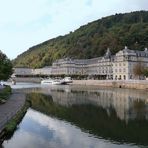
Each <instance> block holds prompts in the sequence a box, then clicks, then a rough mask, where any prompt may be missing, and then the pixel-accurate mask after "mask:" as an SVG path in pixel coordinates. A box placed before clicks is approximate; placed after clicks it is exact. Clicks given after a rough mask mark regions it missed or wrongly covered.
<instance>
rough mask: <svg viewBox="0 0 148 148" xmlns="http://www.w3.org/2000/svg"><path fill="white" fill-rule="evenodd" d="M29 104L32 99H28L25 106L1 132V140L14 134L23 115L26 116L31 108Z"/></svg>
mask: <svg viewBox="0 0 148 148" xmlns="http://www.w3.org/2000/svg"><path fill="white" fill-rule="evenodd" d="M29 106H30V101H29V100H26V102H25V104H24V106H23V108H22V109H21V110H20V111H19V112H17V114H16V115H15V116H14V117H13V118H12V119H11V120H10V121H9V122H8V123H7V125H6V126H5V128H4V130H3V131H2V133H1V134H0V140H1V141H3V140H5V139H7V138H9V137H11V136H12V134H13V132H14V131H15V129H16V128H17V125H18V124H19V123H20V122H21V120H22V119H23V117H24V115H25V113H26V111H27V109H28V108H29Z"/></svg>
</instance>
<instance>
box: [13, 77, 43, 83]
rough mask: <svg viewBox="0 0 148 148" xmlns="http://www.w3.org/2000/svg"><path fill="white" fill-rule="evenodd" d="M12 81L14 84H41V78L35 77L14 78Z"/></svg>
mask: <svg viewBox="0 0 148 148" xmlns="http://www.w3.org/2000/svg"><path fill="white" fill-rule="evenodd" d="M14 80H15V81H16V82H33V83H40V82H41V78H35V77H28V78H25V77H24V78H23V77H22V78H19V77H16V78H14Z"/></svg>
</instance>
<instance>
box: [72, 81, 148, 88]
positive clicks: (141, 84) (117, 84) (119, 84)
mask: <svg viewBox="0 0 148 148" xmlns="http://www.w3.org/2000/svg"><path fill="white" fill-rule="evenodd" d="M71 85H85V86H98V87H112V88H126V89H139V90H148V80H124V81H123V80H73V83H72V84H71Z"/></svg>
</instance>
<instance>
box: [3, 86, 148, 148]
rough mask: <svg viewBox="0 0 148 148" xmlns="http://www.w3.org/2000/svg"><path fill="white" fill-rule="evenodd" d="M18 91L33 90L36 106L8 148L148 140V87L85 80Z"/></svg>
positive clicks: (89, 147)
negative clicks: (104, 85)
mask: <svg viewBox="0 0 148 148" xmlns="http://www.w3.org/2000/svg"><path fill="white" fill-rule="evenodd" d="M15 91H23V92H25V93H28V94H29V95H28V97H29V98H30V99H31V104H32V106H31V108H32V109H29V110H28V112H27V114H26V116H25V117H24V119H23V121H22V123H21V124H20V128H19V129H18V130H17V131H16V132H15V134H14V136H13V137H12V138H11V139H10V140H8V141H5V142H4V144H3V146H4V147H6V148H13V147H16V148H17V147H20V148H22V147H30V146H31V147H36V148H39V147H45V148H46V147H53V148H54V147H59V148H68V147H72V148H83V147H84V148H98V147H111V148H114V147H139V145H140V147H141V145H142V146H143V147H144V146H145V147H147V146H148V132H147V131H148V120H147V119H148V93H147V92H145V91H137V90H128V89H113V88H112V89H109V88H108V89H103V88H99V89H98V88H96V87H84V86H83V87H81V86H40V87H37V88H31V87H29V88H27V87H26V88H25V89H23V90H15ZM22 137H23V138H22ZM21 141H22V142H21ZM27 143H28V145H27Z"/></svg>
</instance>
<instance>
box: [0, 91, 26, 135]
mask: <svg viewBox="0 0 148 148" xmlns="http://www.w3.org/2000/svg"><path fill="white" fill-rule="evenodd" d="M25 98H26V97H25V94H21V93H14V94H12V95H11V96H10V98H9V99H8V100H7V102H6V103H5V104H2V105H0V132H1V131H2V130H3V128H4V126H5V124H6V123H7V122H8V121H9V120H10V119H11V118H12V117H13V116H14V115H15V114H16V113H17V112H18V111H19V110H20V109H21V108H22V106H23V105H24V103H25Z"/></svg>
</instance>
